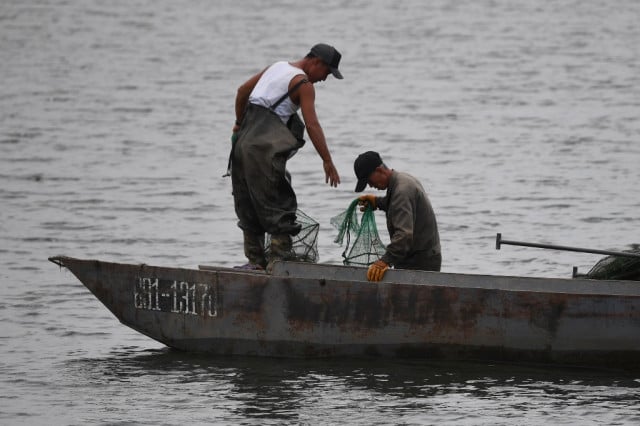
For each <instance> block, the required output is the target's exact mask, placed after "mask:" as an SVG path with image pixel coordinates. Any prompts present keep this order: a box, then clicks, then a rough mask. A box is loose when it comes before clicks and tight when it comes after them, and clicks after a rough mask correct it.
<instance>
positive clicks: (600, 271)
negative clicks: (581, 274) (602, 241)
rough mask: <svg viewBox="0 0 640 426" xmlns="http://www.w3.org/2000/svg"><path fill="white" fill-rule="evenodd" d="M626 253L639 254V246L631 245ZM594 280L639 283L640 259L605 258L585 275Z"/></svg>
mask: <svg viewBox="0 0 640 426" xmlns="http://www.w3.org/2000/svg"><path fill="white" fill-rule="evenodd" d="M624 252H628V253H636V254H640V245H638V244H633V245H632V249H631V250H624ZM585 278H591V279H594V280H635V281H640V258H638V257H621V256H607V257H604V258H602V259H600V260H599V261H598V263H596V264H595V265H594V266H593V268H591V270H590V271H589V272H587V274H586V275H585Z"/></svg>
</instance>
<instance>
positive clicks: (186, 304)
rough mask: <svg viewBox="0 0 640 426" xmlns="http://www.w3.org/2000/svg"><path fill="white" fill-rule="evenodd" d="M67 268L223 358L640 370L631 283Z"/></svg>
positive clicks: (637, 296) (129, 312)
mask: <svg viewBox="0 0 640 426" xmlns="http://www.w3.org/2000/svg"><path fill="white" fill-rule="evenodd" d="M51 260H52V261H54V262H56V263H58V264H61V265H63V266H65V267H67V268H69V269H70V270H71V271H72V272H73V273H74V274H75V275H76V276H77V277H78V279H79V280H80V281H81V282H82V283H84V285H85V286H86V287H87V288H89V289H90V290H91V291H92V292H93V294H94V295H95V296H96V297H97V298H98V299H99V300H101V301H102V302H103V303H104V304H105V306H107V308H109V309H110V310H111V311H112V312H113V314H114V315H115V316H116V317H117V318H118V319H119V320H120V321H121V322H122V323H124V324H125V325H127V326H129V327H132V328H133V329H135V330H137V331H139V332H141V333H143V334H145V335H147V336H149V337H151V338H153V339H155V340H158V341H160V342H162V343H164V344H166V345H168V346H170V347H174V348H177V349H181V350H186V351H201V352H209V353H213V354H220V355H237V354H239V355H258V356H276V357H330V356H385V357H424V358H431V359H443V358H446V359H476V360H478V359H483V360H493V361H509V362H541V363H559V364H571V365H585V366H598V367H615V368H620V367H622V368H627V369H640V357H639V355H640V291H639V289H638V287H639V286H638V284H640V283H636V282H623V281H593V280H562V279H559V280H555V279H539V278H538V279H536V278H522V277H520V278H518V277H498V276H480V275H464V274H446V273H434V272H418V271H389V272H388V273H387V274H386V276H385V280H384V281H383V282H381V283H369V282H367V281H366V280H364V270H363V269H362V268H349V267H343V266H335V265H309V264H297V263H289V262H285V263H281V264H278V265H276V268H275V269H274V272H273V274H272V275H268V274H265V273H261V272H247V271H238V270H233V269H225V268H215V267H201V269H199V270H196V269H176V268H163V267H154V266H147V265H127V264H116V263H107V262H100V261H95V260H79V259H72V258H67V257H57V258H52V259H51Z"/></svg>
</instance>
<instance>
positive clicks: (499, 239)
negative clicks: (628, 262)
mask: <svg viewBox="0 0 640 426" xmlns="http://www.w3.org/2000/svg"><path fill="white" fill-rule="evenodd" d="M501 244H508V245H512V246H524V247H537V248H544V249H552V250H564V251H577V252H581V253H595V254H606V255H609V256H620V257H635V258H640V253H628V252H624V251H610V250H595V249H587V248H580V247H567V246H556V245H553V244H538V243H527V242H523V241H509V240H503V239H502V234H500V233H498V234H497V235H496V250H500V245H501Z"/></svg>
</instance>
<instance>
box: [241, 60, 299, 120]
mask: <svg viewBox="0 0 640 426" xmlns="http://www.w3.org/2000/svg"><path fill="white" fill-rule="evenodd" d="M296 75H304V76H305V77H306V74H305V73H304V71H302V70H301V69H300V68H296V67H294V66H292V65H290V64H289V63H288V62H286V61H281V62H276V63H275V64H273V65H271V66H270V67H269V68H267V70H266V71H265V72H264V74H262V77H260V80H258V84H256V86H255V87H254V88H253V91H252V92H251V94H250V95H249V102H250V103H252V104H255V105H260V106H263V107H265V108H271V105H273V104H275V103H276V102H278V99H280V98H281V97H282V96H283V95H284V94H285V93H287V91H288V90H289V82H291V79H292V78H293V77H295V76H296ZM298 108H299V107H298V105H296V104H294V103H293V102H291V98H290V97H288V96H287V98H286V99H285V100H284V101H282V102H281V103H280V105H278V107H277V108H276V109H275V113H276V114H278V116H279V117H280V119H281V120H282V122H283V123H285V124H286V123H287V120H289V116H290V115H291V114H293V113H295V112H296V111H298Z"/></svg>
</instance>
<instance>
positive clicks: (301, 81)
mask: <svg viewBox="0 0 640 426" xmlns="http://www.w3.org/2000/svg"><path fill="white" fill-rule="evenodd" d="M308 82H309V80H307V78H306V77H305V78H303V79H302V80H300V81H299V82H297V83H296V84H295V86H293V87H292V88H291V90H289V91H288V92H287V93H285V94H284V95H282V97H281V98H280V99H278V100H277V101H276V103H275V104H273V105H271V111H275V109H276V108H278V105H280V104H281V103H282V102H283V101H284V100H285V99H287V96H291V94H292V93H294V92H295V91H296V90H298V87H300V86H301V85H303V84H304V83H308Z"/></svg>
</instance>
